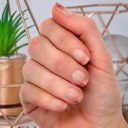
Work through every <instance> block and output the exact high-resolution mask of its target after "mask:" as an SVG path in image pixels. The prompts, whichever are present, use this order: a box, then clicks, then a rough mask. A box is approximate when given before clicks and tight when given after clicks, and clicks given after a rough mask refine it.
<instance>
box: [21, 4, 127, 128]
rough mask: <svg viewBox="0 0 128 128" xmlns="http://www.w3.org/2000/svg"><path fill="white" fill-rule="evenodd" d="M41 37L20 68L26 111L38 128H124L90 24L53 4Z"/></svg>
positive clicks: (103, 52) (103, 51)
mask: <svg viewBox="0 0 128 128" xmlns="http://www.w3.org/2000/svg"><path fill="white" fill-rule="evenodd" d="M40 34H41V35H40V36H39V37H36V38H34V39H33V40H32V41H31V43H30V45H29V53H30V56H31V58H32V60H30V61H28V62H27V63H26V64H25V66H24V68H23V73H24V77H25V79H26V80H27V82H26V83H25V85H24V86H22V88H21V91H20V97H21V102H22V105H23V107H24V111H25V113H26V114H27V115H28V116H29V117H30V118H32V119H33V120H34V121H35V122H36V123H37V124H38V125H39V126H40V127H43V128H126V127H127V124H126V122H125V120H124V118H123V115H122V106H121V96H120V93H119V90H118V88H117V82H116V78H115V74H114V70H113V66H112V58H111V55H110V53H109V52H108V50H107V48H106V46H105V45H104V42H103V40H102V37H101V35H100V32H99V30H98V28H97V26H96V24H95V22H94V21H93V20H92V19H90V18H88V17H81V16H77V15H75V14H71V13H70V12H68V11H67V10H66V9H65V8H64V7H62V6H61V5H59V4H56V5H55V6H54V7H53V19H48V20H46V21H44V22H43V23H42V24H41V26H40ZM88 61H89V63H88ZM83 65H84V66H83Z"/></svg>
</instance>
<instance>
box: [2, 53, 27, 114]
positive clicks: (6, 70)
mask: <svg viewBox="0 0 128 128" xmlns="http://www.w3.org/2000/svg"><path fill="white" fill-rule="evenodd" d="M15 56H16V57H12V58H0V109H1V110H2V112H3V113H4V114H5V115H6V116H16V115H18V114H20V112H21V111H22V106H21V103H20V98H19V90H20V87H21V85H22V84H23V83H24V79H23V75H22V68H23V65H24V63H25V61H26V56H25V55H23V54H16V55H15ZM0 116H3V114H2V113H1V112H0Z"/></svg>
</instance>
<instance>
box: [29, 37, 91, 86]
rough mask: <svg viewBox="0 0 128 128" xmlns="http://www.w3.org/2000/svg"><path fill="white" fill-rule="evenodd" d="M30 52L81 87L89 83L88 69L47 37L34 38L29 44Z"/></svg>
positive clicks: (51, 68)
mask: <svg viewBox="0 0 128 128" xmlns="http://www.w3.org/2000/svg"><path fill="white" fill-rule="evenodd" d="M29 53H30V56H31V58H32V59H33V60H35V61H37V62H38V63H40V64H41V65H43V66H44V67H45V68H47V69H48V70H50V71H51V72H53V73H54V74H56V75H58V76H60V77H62V78H64V79H66V80H68V81H69V82H71V83H73V84H75V85H79V86H81V87H83V86H85V85H86V84H87V83H88V80H89V75H88V72H87V71H86V69H85V68H84V67H83V66H81V65H80V64H78V63H77V62H76V61H75V60H74V59H73V58H72V57H70V56H69V55H67V54H65V53H63V52H62V51H60V50H58V49H57V48H55V47H54V45H52V43H51V42H50V41H49V40H48V39H46V38H45V37H41V36H40V37H37V38H35V39H33V40H32V41H31V42H30V44H29Z"/></svg>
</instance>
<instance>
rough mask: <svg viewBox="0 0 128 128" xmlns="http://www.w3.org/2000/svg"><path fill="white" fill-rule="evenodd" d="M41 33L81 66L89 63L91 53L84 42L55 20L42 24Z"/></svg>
mask: <svg viewBox="0 0 128 128" xmlns="http://www.w3.org/2000/svg"><path fill="white" fill-rule="evenodd" d="M40 33H41V35H43V36H45V37H46V38H48V39H49V40H50V41H51V42H52V43H53V44H54V46H56V47H57V48H58V49H60V50H61V51H63V52H65V53H67V54H68V55H70V56H71V57H72V58H74V59H75V60H77V61H78V62H79V63H80V64H82V65H85V64H87V62H88V61H89V58H90V53H89V51H88V49H87V48H86V46H85V45H84V44H83V42H81V41H80V40H79V39H78V38H77V37H76V36H74V35H73V34H72V33H71V32H69V31H68V30H66V29H64V28H63V27H61V26H60V25H58V24H57V23H56V22H55V21H54V20H53V19H47V20H45V21H44V22H43V23H42V24H41V26H40Z"/></svg>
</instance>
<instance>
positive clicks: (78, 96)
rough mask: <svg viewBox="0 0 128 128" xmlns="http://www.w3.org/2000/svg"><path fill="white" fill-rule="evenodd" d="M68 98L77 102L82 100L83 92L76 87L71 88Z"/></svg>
mask: <svg viewBox="0 0 128 128" xmlns="http://www.w3.org/2000/svg"><path fill="white" fill-rule="evenodd" d="M66 98H68V100H70V101H71V102H72V103H74V104H77V103H79V102H80V101H81V100H82V98H83V94H82V92H80V91H78V90H77V89H75V88H69V89H68V91H67V95H66Z"/></svg>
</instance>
